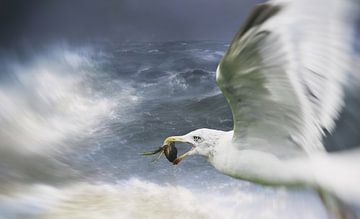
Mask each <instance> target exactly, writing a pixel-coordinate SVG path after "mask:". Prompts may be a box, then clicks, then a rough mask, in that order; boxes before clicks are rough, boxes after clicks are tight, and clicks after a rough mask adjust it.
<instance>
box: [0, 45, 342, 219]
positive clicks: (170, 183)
mask: <svg viewBox="0 0 360 219" xmlns="http://www.w3.org/2000/svg"><path fill="white" fill-rule="evenodd" d="M227 47H228V44H227V43H224V42H208V41H205V42H165V43H126V44H125V43H124V44H121V43H120V44H115V43H112V42H106V41H103V42H94V43H91V44H89V46H83V47H74V46H70V45H67V44H56V45H52V46H48V47H46V48H43V49H36V50H35V49H33V50H31V49H28V50H27V51H26V52H23V53H21V55H19V54H17V53H5V52H1V53H0V57H1V66H0V70H1V75H0V218H1V219H10V218H11V219H12V218H76V219H78V218H79V219H80V218H241V219H246V218H251V219H254V218H276V219H281V218H284V219H285V218H294V219H296V218H299V219H303V218H307V219H311V218H314V219H315V218H316V219H319V218H328V215H327V213H326V211H325V209H324V207H323V206H322V204H321V202H320V199H319V198H318V196H317V195H316V193H315V192H314V191H312V190H311V189H306V188H292V189H286V188H282V187H277V188H270V187H263V186H259V185H255V184H252V183H249V182H245V181H241V180H235V179H232V178H230V177H228V176H224V175H222V174H221V173H219V172H217V171H216V170H214V168H213V167H211V166H210V165H209V164H208V163H207V162H206V161H205V160H204V159H203V158H202V157H199V156H192V157H189V158H187V159H186V160H184V161H182V162H181V163H180V165H177V166H174V165H172V164H171V163H169V162H168V161H167V160H166V159H160V160H159V161H158V162H156V163H151V162H150V161H151V158H149V157H143V156H141V155H139V154H140V153H141V152H144V151H149V150H152V149H155V148H157V147H159V146H160V145H161V143H162V142H163V139H164V138H165V137H167V136H170V135H181V134H185V133H187V132H189V131H192V130H194V129H197V128H203V127H206V128H216V129H222V130H231V129H232V117H231V112H230V109H229V107H228V105H227V103H226V100H225V99H224V97H223V96H222V95H221V93H220V91H219V89H218V88H217V86H216V84H215V70H216V67H217V64H218V62H219V60H220V59H221V57H222V55H223V54H224V52H225V50H226V48H227ZM335 140H336V139H335ZM335 140H334V139H333V140H331V139H330V140H328V142H329V144H331V143H332V142H334V141H335ZM177 148H178V150H180V152H179V153H182V152H184V151H186V150H187V149H189V148H188V146H187V145H180V144H179V145H178V147H177Z"/></svg>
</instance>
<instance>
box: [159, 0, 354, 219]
mask: <svg viewBox="0 0 360 219" xmlns="http://www.w3.org/2000/svg"><path fill="white" fill-rule="evenodd" d="M358 6H359V4H358V3H357V2H355V1H350V0H273V1H268V2H266V3H263V4H259V5H257V6H255V8H254V9H253V10H252V12H251V14H250V16H249V17H248V18H247V20H246V21H245V23H244V24H243V25H242V27H241V28H240V30H239V31H238V32H237V34H236V35H235V37H234V38H233V40H232V42H231V44H230V46H229V48H228V50H227V52H226V53H225V55H224V56H223V58H222V59H221V61H220V63H219V65H218V67H217V70H216V83H217V85H218V86H219V88H220V90H221V92H222V94H223V95H224V96H225V97H226V99H227V101H228V103H229V105H230V108H231V110H232V115H233V124H234V128H233V130H231V131H221V130H213V129H206V128H202V129H198V130H195V131H192V132H190V133H188V134H185V135H183V136H171V137H168V138H166V139H165V141H164V145H170V144H172V143H174V142H186V143H189V144H191V145H192V148H191V150H189V151H188V152H186V153H185V154H183V155H181V156H179V157H177V158H176V159H175V160H174V161H173V163H174V164H178V163H179V162H180V161H181V160H183V159H184V158H185V157H187V156H189V155H196V154H197V155H202V156H204V157H205V158H206V159H207V160H208V161H209V162H210V164H211V165H213V166H214V167H215V168H216V169H217V170H218V171H220V172H221V173H223V174H226V175H228V176H231V177H234V178H237V179H242V180H247V181H250V182H254V183H259V184H263V185H269V186H305V187H311V188H314V189H315V190H316V191H318V193H319V195H320V197H321V199H322V200H323V202H324V204H325V206H326V207H327V208H328V209H329V211H331V212H332V213H333V215H335V216H334V217H335V218H346V217H348V216H347V215H348V211H346V210H344V209H345V207H344V204H343V203H342V201H340V200H345V201H354V200H356V201H360V152H358V151H352V152H351V153H350V152H347V153H346V152H342V153H340V152H339V153H328V152H327V151H326V149H325V147H324V144H323V137H324V136H325V135H326V133H330V134H331V133H333V131H334V128H335V126H336V120H337V119H338V118H339V115H340V112H341V110H342V109H343V107H344V96H345V94H344V88H345V87H347V88H348V87H350V86H359V83H356V82H360V73H359V72H356V69H354V66H355V64H354V60H353V57H354V56H355V55H354V52H353V45H354V43H353V42H354V40H355V35H356V34H355V28H354V26H355V22H356V19H357V18H356V16H357V15H358V14H359V13H358V12H359V11H358ZM351 84H352V85H351ZM334 203H335V204H334ZM359 203H360V202H359Z"/></svg>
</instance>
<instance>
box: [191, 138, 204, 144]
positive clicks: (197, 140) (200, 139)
mask: <svg viewBox="0 0 360 219" xmlns="http://www.w3.org/2000/svg"><path fill="white" fill-rule="evenodd" d="M193 138H194V141H195V142H197V143H199V142H202V140H203V139H202V138H201V137H200V136H194V137H193Z"/></svg>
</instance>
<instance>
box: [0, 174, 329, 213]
mask: <svg viewBox="0 0 360 219" xmlns="http://www.w3.org/2000/svg"><path fill="white" fill-rule="evenodd" d="M297 198H300V199H301V196H300V197H297ZM3 200H4V199H3ZM46 200H48V201H46ZM289 200H290V199H289V195H288V192H287V191H286V190H278V191H276V190H271V191H270V192H269V191H268V192H266V191H265V192H264V190H261V191H259V192H256V191H250V192H249V191H242V190H241V189H239V188H233V189H231V190H230V191H227V192H223V191H222V192H221V191H218V190H209V191H206V190H205V189H204V190H201V191H200V190H194V189H190V188H186V187H182V186H176V185H169V184H168V185H159V184H155V183H152V182H148V181H143V180H139V179H130V180H123V181H120V182H119V183H118V184H116V185H109V184H108V185H106V184H105V185H104V184H101V185H90V184H82V183H80V184H75V185H72V186H69V187H64V188H61V189H58V188H54V187H49V186H37V187H34V188H33V190H32V191H31V192H29V193H27V194H26V195H15V196H12V197H11V198H9V197H7V198H6V201H7V203H10V204H11V205H15V206H17V209H16V212H19V209H23V212H26V211H28V209H29V206H32V207H33V209H38V210H37V212H34V210H33V211H31V212H28V214H32V215H33V216H35V217H34V218H53V219H56V218H59V219H60V218H72V219H80V218H88V219H102V218H107V219H112V218H114V219H115V218H125V219H126V218H210V219H211V218H242V219H247V218H249V219H250V218H259V219H261V218H264V219H265V218H267V219H268V218H278V219H281V218H284V219H285V218H295V219H296V218H299V219H300V218H307V219H311V218H314V219H315V218H326V213H325V211H324V209H321V208H320V210H319V209H317V208H316V207H319V206H316V204H315V205H313V203H316V201H318V200H315V201H314V200H312V201H313V203H311V202H310V203H309V202H308V201H309V200H308V201H307V202H305V203H302V204H301V202H300V205H299V203H297V204H296V205H295V206H292V205H291V201H290V202H289ZM289 203H290V204H289ZM8 205H9V204H8ZM21 206H23V207H21ZM0 207H1V206H0ZM304 208H306V209H308V210H307V211H304V210H303V209H304Z"/></svg>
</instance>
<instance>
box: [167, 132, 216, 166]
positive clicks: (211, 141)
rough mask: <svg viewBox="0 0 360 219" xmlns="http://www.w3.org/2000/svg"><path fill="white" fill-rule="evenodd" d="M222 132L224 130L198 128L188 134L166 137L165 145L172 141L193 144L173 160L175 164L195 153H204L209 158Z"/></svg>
mask: <svg viewBox="0 0 360 219" xmlns="http://www.w3.org/2000/svg"><path fill="white" fill-rule="evenodd" d="M220 133H223V131H218V130H213V129H204V128H203V129H197V130H195V131H192V132H189V133H188V134H186V135H182V136H170V137H168V138H166V139H165V141H164V145H169V144H170V143H172V142H184V143H188V144H190V145H191V146H192V147H191V149H190V150H189V151H187V152H186V153H184V154H183V155H181V156H179V157H177V158H176V159H175V160H174V161H173V164H178V163H179V162H180V161H181V160H182V159H184V158H185V157H187V156H189V155H194V154H198V155H202V156H205V157H207V158H208V157H209V156H210V155H211V154H212V153H213V151H214V148H215V146H216V145H218V142H219V139H220V135H219V134H220Z"/></svg>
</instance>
